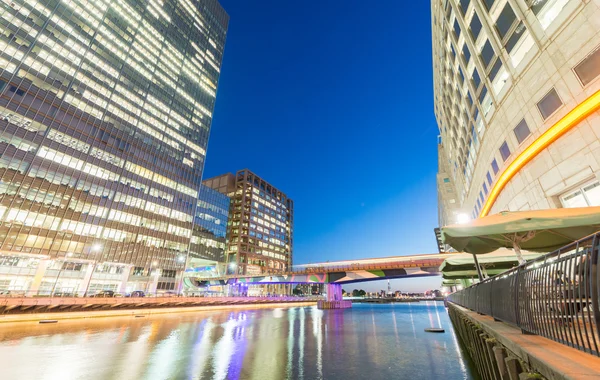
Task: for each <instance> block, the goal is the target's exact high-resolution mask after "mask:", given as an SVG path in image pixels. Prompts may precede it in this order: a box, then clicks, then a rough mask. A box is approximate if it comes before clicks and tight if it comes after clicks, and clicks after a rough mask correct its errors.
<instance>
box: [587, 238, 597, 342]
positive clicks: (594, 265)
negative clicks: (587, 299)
mask: <svg viewBox="0 0 600 380" xmlns="http://www.w3.org/2000/svg"><path fill="white" fill-rule="evenodd" d="M598 250H600V240H599V239H598V235H594V238H593V239H592V252H591V255H592V257H591V259H592V265H590V267H591V268H590V270H591V272H592V273H591V276H589V277H588V278H589V281H590V287H591V288H592V289H591V290H592V308H593V309H594V310H593V311H594V320H595V321H596V333H597V334H598V335H597V337H600V310H598V293H599V291H600V278H599V276H598V256H599V255H598V253H599V252H598ZM586 277H587V276H586ZM586 285H587V284H586ZM586 285H584V286H586Z"/></svg>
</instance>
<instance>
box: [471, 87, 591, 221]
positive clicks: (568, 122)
mask: <svg viewBox="0 0 600 380" xmlns="http://www.w3.org/2000/svg"><path fill="white" fill-rule="evenodd" d="M598 109H600V91H597V92H596V93H594V94H593V95H592V96H590V97H589V98H587V99H586V100H584V101H583V102H581V103H580V104H579V105H577V106H576V107H575V108H573V110H572V111H571V112H569V113H568V114H566V115H565V116H564V117H563V118H562V119H560V120H559V121H558V122H556V124H554V125H553V126H552V127H550V128H549V129H548V130H547V131H546V132H544V133H543V134H542V135H541V136H540V137H538V138H537V140H535V141H534V142H533V143H531V145H529V146H528V147H527V148H525V150H524V151H523V152H521V154H519V155H518V156H517V158H515V160H514V161H513V162H511V163H510V165H508V167H507V168H506V170H504V172H503V173H502V174H501V175H500V178H498V180H497V181H496V183H495V184H494V187H493V188H492V190H491V191H490V196H489V197H488V199H487V200H486V201H485V204H484V205H483V208H482V209H481V212H480V213H479V217H483V216H486V215H488V214H489V212H490V210H491V209H492V206H493V205H494V203H495V202H496V199H498V196H499V195H500V192H502V190H504V187H505V186H506V185H507V184H508V182H510V180H511V179H513V177H514V176H515V174H517V173H518V172H519V171H520V170H521V169H522V168H523V166H525V165H527V164H528V163H529V162H531V160H533V159H534V158H535V157H536V156H537V155H538V154H540V152H541V151H543V150H544V149H546V148H547V147H548V146H550V145H551V144H552V143H553V142H555V141H556V140H558V139H559V138H560V137H561V136H563V135H564V134H565V133H567V132H568V131H570V130H571V129H572V128H573V127H575V126H576V125H577V124H579V122H581V121H582V120H583V119H585V118H586V117H588V116H589V115H591V114H592V113H593V112H595V111H597V110H598Z"/></svg>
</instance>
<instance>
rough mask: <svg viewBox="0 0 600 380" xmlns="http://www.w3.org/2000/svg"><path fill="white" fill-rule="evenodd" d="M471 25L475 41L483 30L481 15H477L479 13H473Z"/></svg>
mask: <svg viewBox="0 0 600 380" xmlns="http://www.w3.org/2000/svg"><path fill="white" fill-rule="evenodd" d="M469 27H470V29H471V36H473V41H476V40H477V37H479V32H481V21H480V20H479V17H477V13H473V18H472V19H471V24H470V25H469Z"/></svg>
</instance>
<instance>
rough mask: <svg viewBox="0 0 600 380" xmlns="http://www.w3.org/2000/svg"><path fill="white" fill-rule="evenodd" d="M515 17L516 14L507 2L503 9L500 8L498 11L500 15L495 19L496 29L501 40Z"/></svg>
mask: <svg viewBox="0 0 600 380" xmlns="http://www.w3.org/2000/svg"><path fill="white" fill-rule="evenodd" d="M516 19H517V16H516V15H515V12H514V11H513V9H512V7H511V6H510V4H509V3H506V5H505V6H504V9H502V12H501V13H500V16H498V20H496V30H497V31H498V34H499V35H500V39H501V40H503V39H504V37H506V35H507V34H508V31H509V30H510V28H511V27H512V26H513V24H514V22H515V21H516Z"/></svg>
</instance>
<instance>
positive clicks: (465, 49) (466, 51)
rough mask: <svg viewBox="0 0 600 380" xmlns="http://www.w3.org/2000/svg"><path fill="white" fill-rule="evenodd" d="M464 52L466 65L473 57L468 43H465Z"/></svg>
mask: <svg viewBox="0 0 600 380" xmlns="http://www.w3.org/2000/svg"><path fill="white" fill-rule="evenodd" d="M462 52H463V57H464V60H465V65H469V60H470V59H471V52H470V51H469V48H468V47H467V44H464V45H463V49H462Z"/></svg>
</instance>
